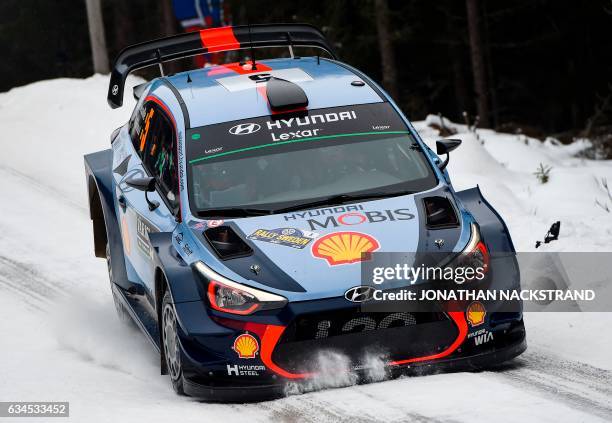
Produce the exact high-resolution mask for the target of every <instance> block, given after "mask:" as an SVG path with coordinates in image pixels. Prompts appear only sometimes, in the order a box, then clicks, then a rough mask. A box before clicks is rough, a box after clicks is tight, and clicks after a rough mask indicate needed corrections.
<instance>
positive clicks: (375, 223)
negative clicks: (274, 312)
mask: <svg viewBox="0 0 612 423" xmlns="http://www.w3.org/2000/svg"><path fill="white" fill-rule="evenodd" d="M432 195H434V196H435V195H439V193H434V194H432V193H428V194H419V195H407V196H401V197H394V198H388V199H381V200H375V201H367V202H362V203H354V204H347V205H341V206H333V207H324V208H317V209H311V210H302V211H297V212H291V213H286V214H275V215H269V216H258V217H249V218H241V219H233V220H228V221H225V222H223V223H222V224H223V225H227V226H229V227H231V228H232V229H233V231H234V232H235V233H236V234H237V235H238V236H239V237H240V238H241V239H242V240H243V241H245V243H246V244H247V245H248V246H249V247H250V248H251V249H252V250H253V252H252V254H250V255H249V257H242V258H231V259H226V260H224V261H223V265H224V266H226V267H228V268H229V269H231V270H232V271H234V272H236V273H238V274H241V275H243V276H246V277H247V279H249V278H250V279H254V280H256V282H258V283H260V284H263V285H267V286H269V287H272V288H274V290H275V291H277V290H280V291H282V290H283V288H286V289H287V290H288V291H291V292H290V295H287V293H283V295H285V296H288V298H289V299H290V300H307V299H315V298H327V297H335V296H342V295H344V293H345V291H346V290H347V289H348V288H351V287H353V286H357V285H360V284H361V260H362V254H361V253H368V252H372V253H377V252H408V253H412V252H417V251H419V252H423V251H437V252H444V251H448V252H450V251H453V250H456V248H457V246H458V244H460V243H461V242H463V243H465V241H460V239H461V238H462V237H461V232H462V227H465V226H466V225H465V224H464V223H462V218H461V216H462V215H463V214H462V213H458V212H455V213H456V215H457V217H458V222H457V223H458V224H455V225H452V227H448V225H446V227H443V228H437V229H431V228H428V227H427V212H426V211H425V207H424V204H423V198H424V197H428V198H429V197H431V196H432ZM449 200H450V202H451V204H454V201H453V200H452V197H449ZM453 208H454V210H456V206H453ZM209 222H216V223H214V224H213V225H212V226H215V225H219V224H221V222H219V221H209ZM208 226H209V227H210V226H211V224H210V223H209V224H208ZM439 239H443V240H444V245H443V246H442V247H440V246H439V244H440V243H438V245H436V243H435V242H434V241H435V240H439ZM249 263H250V264H249ZM251 264H256V265H258V266H267V268H268V269H269V268H270V266H273V269H274V270H272V273H274V275H273V276H274V277H270V276H271V274H268V275H269V276H268V277H267V278H265V277H263V276H264V275H263V274H262V275H260V276H262V278H256V277H254V275H253V273H252V272H250V274H249V273H248V272H247V273H246V274H245V272H244V268H245V266H246V265H248V266H250V265H251ZM278 273H283V274H284V275H283V278H284V280H285V282H281V283H279V282H278V278H279V275H278ZM283 278H281V279H283ZM287 278H288V279H289V280H288V279H287ZM258 279H259V280H258ZM296 288H297V289H296Z"/></svg>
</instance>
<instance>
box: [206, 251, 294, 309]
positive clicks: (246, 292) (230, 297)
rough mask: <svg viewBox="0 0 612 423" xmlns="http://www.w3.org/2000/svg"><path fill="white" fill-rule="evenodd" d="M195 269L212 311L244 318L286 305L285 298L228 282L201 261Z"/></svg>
mask: <svg viewBox="0 0 612 423" xmlns="http://www.w3.org/2000/svg"><path fill="white" fill-rule="evenodd" d="M195 268H196V270H197V271H198V272H199V273H200V275H201V276H202V277H203V279H204V280H205V281H206V283H207V287H206V297H207V298H208V302H209V303H210V306H211V307H212V308H213V309H214V310H217V311H222V312H225V313H231V314H239V315H243V316H244V315H247V314H252V313H255V312H256V311H260V310H271V309H276V308H281V307H283V306H285V304H287V299H286V298H285V297H282V296H280V295H276V294H272V293H270V292H265V291H262V290H259V289H255V288H252V287H250V286H245V285H242V284H240V283H238V282H234V281H232V280H229V279H227V278H226V277H224V276H221V275H219V274H218V273H217V272H215V271H214V270H212V269H211V268H210V267H208V266H206V265H205V264H204V263H202V262H201V261H199V262H197V263H196V264H195Z"/></svg>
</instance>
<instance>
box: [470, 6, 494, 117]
mask: <svg viewBox="0 0 612 423" xmlns="http://www.w3.org/2000/svg"><path fill="white" fill-rule="evenodd" d="M466 4H467V21H468V30H469V34H470V52H471V55H472V74H473V76H474V90H475V91H476V106H477V109H478V116H480V123H481V126H484V127H485V128H488V127H490V122H491V121H490V117H489V103H488V89H487V75H486V68H485V65H484V49H483V46H482V37H481V34H480V17H479V13H480V10H479V7H478V0H466Z"/></svg>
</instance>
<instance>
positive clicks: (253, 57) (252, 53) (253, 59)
mask: <svg viewBox="0 0 612 423" xmlns="http://www.w3.org/2000/svg"><path fill="white" fill-rule="evenodd" d="M248 25H249V44H250V45H251V70H257V64H256V63H255V49H254V48H253V38H252V37H251V24H248Z"/></svg>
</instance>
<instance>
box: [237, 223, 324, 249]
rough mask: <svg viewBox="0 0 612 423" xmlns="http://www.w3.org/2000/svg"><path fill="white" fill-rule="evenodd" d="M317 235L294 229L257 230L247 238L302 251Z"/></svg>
mask: <svg viewBox="0 0 612 423" xmlns="http://www.w3.org/2000/svg"><path fill="white" fill-rule="evenodd" d="M317 236H318V234H316V233H314V232H310V231H303V230H300V229H295V228H278V229H269V230H268V229H257V230H256V231H255V232H253V233H252V234H251V235H249V236H248V237H247V238H248V239H251V240H253V241H264V242H271V243H272V244H278V245H284V246H286V247H292V248H298V249H300V250H301V249H302V248H304V247H305V246H307V245H308V244H309V243H310V241H312V240H313V239H315V238H316V237H317Z"/></svg>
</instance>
